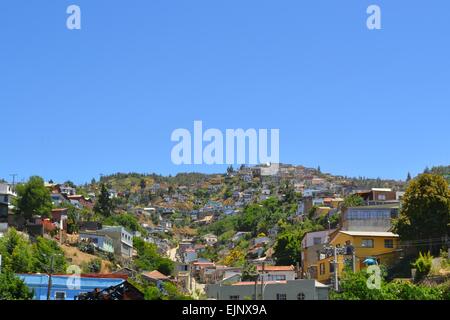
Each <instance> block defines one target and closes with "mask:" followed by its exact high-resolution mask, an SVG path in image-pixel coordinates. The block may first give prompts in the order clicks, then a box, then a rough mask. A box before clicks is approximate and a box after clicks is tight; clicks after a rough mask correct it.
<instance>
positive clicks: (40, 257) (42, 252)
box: [33, 237, 67, 273]
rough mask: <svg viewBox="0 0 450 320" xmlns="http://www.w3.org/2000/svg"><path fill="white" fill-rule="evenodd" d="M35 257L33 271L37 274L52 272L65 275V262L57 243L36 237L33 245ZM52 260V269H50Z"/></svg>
mask: <svg viewBox="0 0 450 320" xmlns="http://www.w3.org/2000/svg"><path fill="white" fill-rule="evenodd" d="M33 251H34V257H35V259H36V260H35V270H36V271H37V272H42V273H44V272H49V271H51V272H54V273H65V272H66V269H67V261H66V258H65V256H64V252H63V251H62V249H61V248H60V247H59V245H58V243H57V242H56V241H53V240H49V239H46V238H43V237H38V238H37V240H36V243H34V244H33ZM52 259H53V268H52Z"/></svg>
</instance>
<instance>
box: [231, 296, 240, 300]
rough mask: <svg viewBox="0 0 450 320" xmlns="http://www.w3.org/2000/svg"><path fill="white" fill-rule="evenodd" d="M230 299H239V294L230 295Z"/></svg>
mask: <svg viewBox="0 0 450 320" xmlns="http://www.w3.org/2000/svg"><path fill="white" fill-rule="evenodd" d="M230 300H239V296H230Z"/></svg>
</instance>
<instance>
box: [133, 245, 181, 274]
mask: <svg viewBox="0 0 450 320" xmlns="http://www.w3.org/2000/svg"><path fill="white" fill-rule="evenodd" d="M133 246H134V248H135V249H136V251H137V253H138V255H137V257H136V258H135V259H134V261H133V263H134V267H135V269H137V270H140V271H144V270H146V271H153V270H158V271H159V272H161V273H163V274H165V275H170V274H171V273H172V272H173V270H174V268H175V266H174V263H173V261H172V260H170V259H168V258H165V257H162V256H161V255H160V254H159V253H158V248H157V247H156V245H155V244H153V243H147V242H145V241H144V240H143V239H141V238H134V239H133Z"/></svg>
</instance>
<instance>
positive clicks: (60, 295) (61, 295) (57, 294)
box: [55, 291, 66, 300]
mask: <svg viewBox="0 0 450 320" xmlns="http://www.w3.org/2000/svg"><path fill="white" fill-rule="evenodd" d="M55 300H66V293H65V292H64V291H56V292H55Z"/></svg>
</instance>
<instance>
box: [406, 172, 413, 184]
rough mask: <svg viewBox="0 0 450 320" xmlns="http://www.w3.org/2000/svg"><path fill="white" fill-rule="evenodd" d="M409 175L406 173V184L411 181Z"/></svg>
mask: <svg viewBox="0 0 450 320" xmlns="http://www.w3.org/2000/svg"><path fill="white" fill-rule="evenodd" d="M411 179H412V178H411V173H409V172H408V175H407V176H406V182H409V181H411Z"/></svg>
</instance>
